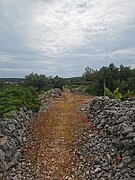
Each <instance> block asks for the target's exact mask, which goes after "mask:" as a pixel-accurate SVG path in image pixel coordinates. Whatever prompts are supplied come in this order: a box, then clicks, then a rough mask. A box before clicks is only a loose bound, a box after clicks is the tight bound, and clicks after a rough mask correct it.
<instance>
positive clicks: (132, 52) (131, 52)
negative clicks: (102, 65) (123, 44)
mask: <svg viewBox="0 0 135 180" xmlns="http://www.w3.org/2000/svg"><path fill="white" fill-rule="evenodd" d="M112 55H115V56H127V57H131V56H132V57H134V58H135V47H132V48H128V49H119V50H117V51H114V52H113V53H112Z"/></svg>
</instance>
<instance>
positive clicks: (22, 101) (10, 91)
mask: <svg viewBox="0 0 135 180" xmlns="http://www.w3.org/2000/svg"><path fill="white" fill-rule="evenodd" d="M31 90H32V91H31ZM23 106H25V107H26V108H27V109H32V110H33V111H38V110H39V107H40V101H39V100H38V95H37V93H36V92H35V91H34V89H33V88H32V89H29V88H28V89H26V88H24V87H21V86H9V87H6V88H5V89H3V90H2V91H1V92H0V117H7V116H9V114H10V112H11V111H12V110H19V109H20V108H21V107H23Z"/></svg>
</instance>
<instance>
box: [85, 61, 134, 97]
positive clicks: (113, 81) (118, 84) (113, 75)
mask: <svg viewBox="0 0 135 180" xmlns="http://www.w3.org/2000/svg"><path fill="white" fill-rule="evenodd" d="M83 78H84V82H87V92H88V93H89V94H91V95H104V87H106V88H108V89H109V90H110V91H111V92H113V91H115V90H116V89H117V88H118V89H119V91H120V92H121V93H122V94H125V93H127V92H128V91H130V93H135V69H131V68H130V67H128V66H123V65H120V67H116V66H115V65H114V64H113V63H111V64H110V65H109V66H108V67H107V66H103V67H102V68H100V69H99V70H93V69H92V68H90V67H86V68H85V72H84V74H83Z"/></svg>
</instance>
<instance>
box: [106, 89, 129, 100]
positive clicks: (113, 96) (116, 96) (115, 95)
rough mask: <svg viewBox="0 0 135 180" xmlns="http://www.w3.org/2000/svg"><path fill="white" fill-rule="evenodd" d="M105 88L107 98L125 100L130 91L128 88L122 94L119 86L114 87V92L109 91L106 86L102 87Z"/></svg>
mask: <svg viewBox="0 0 135 180" xmlns="http://www.w3.org/2000/svg"><path fill="white" fill-rule="evenodd" d="M104 90H105V95H107V96H108V97H109V98H111V99H119V100H122V101H124V100H126V99H127V98H129V95H130V91H129V90H128V92H127V93H126V94H122V93H121V92H120V91H119V88H116V89H115V90H114V92H111V91H110V90H109V89H108V88H107V87H104Z"/></svg>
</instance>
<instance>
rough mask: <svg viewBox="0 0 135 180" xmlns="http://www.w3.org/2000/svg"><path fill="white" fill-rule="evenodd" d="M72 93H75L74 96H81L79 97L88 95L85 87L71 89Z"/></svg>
mask: <svg viewBox="0 0 135 180" xmlns="http://www.w3.org/2000/svg"><path fill="white" fill-rule="evenodd" d="M70 92H71V93H74V94H79V95H86V94H87V93H86V88H85V87H78V88H73V89H70Z"/></svg>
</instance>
